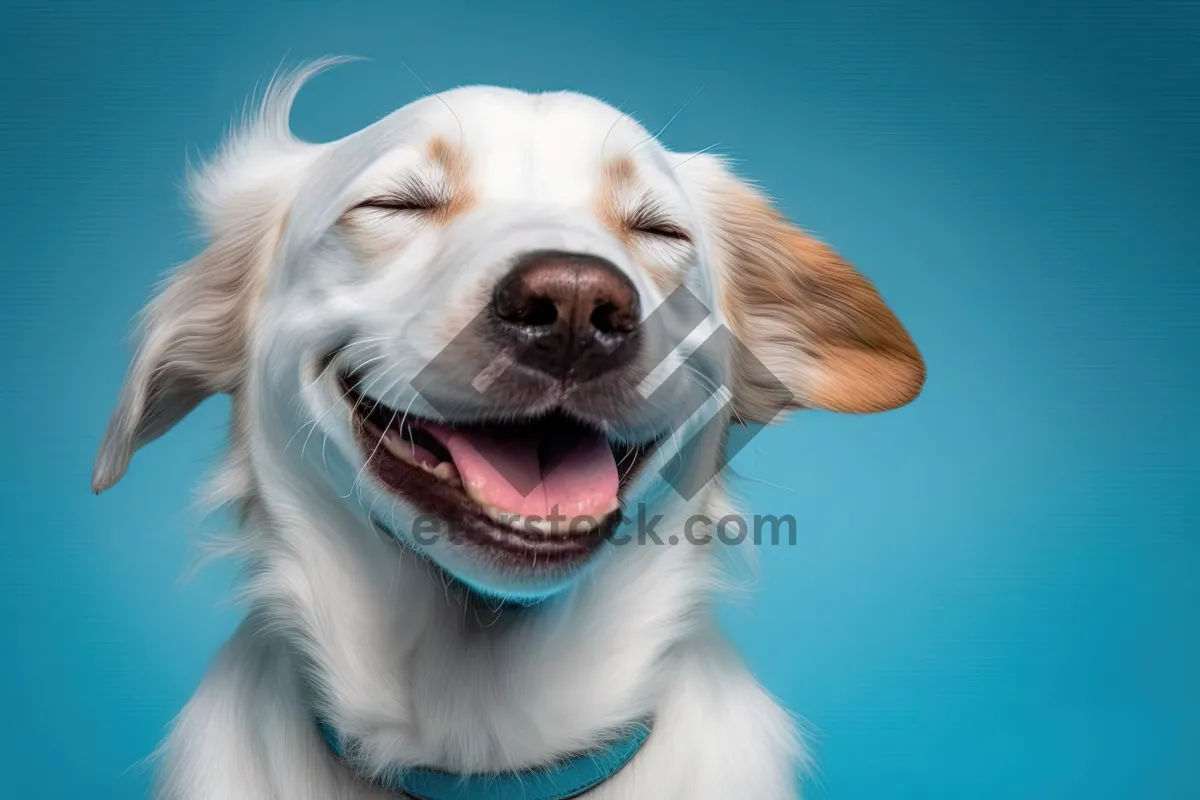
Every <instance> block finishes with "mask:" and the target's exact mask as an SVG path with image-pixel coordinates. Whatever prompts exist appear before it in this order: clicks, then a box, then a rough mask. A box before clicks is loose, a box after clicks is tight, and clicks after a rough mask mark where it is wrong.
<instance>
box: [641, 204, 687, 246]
mask: <svg viewBox="0 0 1200 800" xmlns="http://www.w3.org/2000/svg"><path fill="white" fill-rule="evenodd" d="M626 225H627V226H628V227H629V230H630V232H632V233H635V234H640V235H642V236H653V237H656V238H659V239H671V240H674V241H676V242H680V243H682V244H691V241H692V235H691V234H690V233H688V232H687V230H686V229H685V228H684V227H683V226H681V225H679V224H677V223H675V222H673V221H671V219H670V218H669V217H667V216H666V215H665V214H664V213H663V211H662V209H661V208H659V207H657V206H656V205H655V204H649V205H645V206H642V207H641V208H639V209H638V210H637V211H635V212H634V213H633V214H632V215H631V216H630V218H629V221H628V222H627V223H626Z"/></svg>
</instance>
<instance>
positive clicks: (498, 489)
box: [425, 424, 618, 520]
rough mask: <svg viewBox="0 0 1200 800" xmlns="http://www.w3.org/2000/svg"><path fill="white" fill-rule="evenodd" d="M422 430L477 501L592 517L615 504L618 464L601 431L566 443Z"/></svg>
mask: <svg viewBox="0 0 1200 800" xmlns="http://www.w3.org/2000/svg"><path fill="white" fill-rule="evenodd" d="M425 429H426V430H428V431H429V433H430V434H431V435H432V436H433V437H434V438H435V439H437V440H438V442H440V443H441V445H442V446H443V447H445V448H446V449H447V450H449V451H450V456H451V457H452V458H453V459H454V466H455V467H457V469H458V474H459V477H461V478H462V482H463V486H464V487H465V488H466V491H467V494H469V495H470V496H471V497H472V498H474V499H475V501H476V502H478V503H481V504H483V505H488V506H493V507H495V508H498V509H500V510H501V511H503V512H506V513H509V514H521V515H529V514H536V515H538V516H540V517H542V518H545V517H547V516H549V515H551V514H561V515H563V516H564V517H567V518H570V517H576V516H588V517H592V518H593V519H595V520H599V519H601V518H603V517H604V516H605V515H607V514H608V513H609V512H610V511H612V510H614V509H615V508H616V507H617V484H618V479H617V462H616V461H615V460H614V459H613V454H612V449H611V448H610V447H609V446H608V442H607V441H605V439H604V437H603V436H602V435H600V434H599V433H594V432H588V433H587V434H586V436H585V437H584V438H582V439H576V440H573V441H571V442H569V443H565V442H556V441H547V442H542V441H537V440H534V441H530V440H529V439H527V438H521V439H518V438H516V437H512V438H510V437H499V436H490V435H488V434H486V433H484V432H482V431H479V430H456V429H454V428H448V427H444V426H441V425H433V424H426V425H425ZM539 450H540V451H541V454H540V455H539ZM556 451H557V452H556ZM543 457H544V458H543Z"/></svg>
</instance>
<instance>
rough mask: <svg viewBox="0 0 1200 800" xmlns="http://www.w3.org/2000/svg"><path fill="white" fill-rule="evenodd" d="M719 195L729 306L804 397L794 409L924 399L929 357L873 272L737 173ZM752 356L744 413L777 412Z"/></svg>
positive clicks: (746, 335)
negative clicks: (870, 276) (753, 371)
mask: <svg viewBox="0 0 1200 800" xmlns="http://www.w3.org/2000/svg"><path fill="white" fill-rule="evenodd" d="M710 199H711V202H712V203H713V204H714V211H713V213H714V214H715V215H716V216H717V225H716V226H715V227H716V239H717V250H718V252H719V253H721V255H722V258H723V260H724V262H725V263H724V275H723V281H722V283H723V288H724V291H723V292H722V306H723V308H724V310H725V313H726V315H727V317H728V318H729V320H730V324H731V326H732V327H733V329H734V332H735V334H736V335H737V337H738V339H739V340H740V341H741V342H742V344H743V345H744V346H745V347H748V348H749V349H750V350H751V352H753V353H754V354H755V355H756V356H757V357H758V358H759V359H760V360H761V362H762V363H763V364H764V365H765V366H766V368H767V369H768V370H770V372H771V375H772V376H774V378H776V379H778V381H780V382H782V383H783V384H785V385H786V386H787V387H788V390H789V391H790V392H791V393H792V394H794V395H795V399H794V400H793V401H792V402H791V403H788V406H789V407H791V408H799V407H805V406H807V407H816V408H824V409H828V410H831V411H842V412H853V413H869V412H876V411H886V410H888V409H891V408H896V407H898V406H901V405H904V404H905V403H908V402H910V401H911V400H913V399H914V398H916V396H917V395H918V394H919V393H920V391H921V388H922V386H923V384H924V382H925V364H924V361H923V359H922V358H921V354H920V352H919V351H918V350H917V347H916V345H915V344H914V343H913V341H912V338H911V337H910V336H909V335H908V332H907V331H906V330H905V329H904V326H903V325H902V324H901V323H900V320H898V319H897V318H896V316H895V314H893V313H892V311H891V309H889V308H888V306H887V304H886V303H885V302H884V301H883V298H882V297H880V295H879V293H878V291H876V289H875V287H874V286H873V285H872V284H871V282H870V281H869V280H867V279H866V278H865V277H863V276H862V275H861V274H860V273H859V272H858V271H857V270H855V269H854V268H853V267H852V266H851V265H850V264H848V263H847V262H846V261H845V260H843V259H842V258H841V257H840V256H838V254H837V253H835V252H834V251H833V250H832V249H830V248H829V247H828V246H826V245H825V244H823V243H822V242H819V241H818V240H816V239H814V238H813V237H811V236H809V235H808V234H806V233H804V232H803V231H801V230H800V229H798V228H796V227H795V226H794V225H792V224H791V223H790V222H789V221H788V220H786V219H785V218H784V217H783V216H782V215H781V214H779V213H778V212H777V211H776V210H775V209H774V208H772V207H771V205H770V204H769V203H768V202H767V201H766V199H765V198H763V197H762V196H761V195H759V194H758V193H757V192H755V191H754V190H752V189H750V188H749V187H748V186H745V185H743V184H741V183H740V182H738V181H736V180H734V179H732V178H730V179H729V180H727V181H726V183H725V185H724V186H722V187H721V190H720V191H718V192H717V193H716V194H715V195H714V197H712V198H710ZM742 361H743V360H741V359H739V363H738V364H737V367H738V368H739V370H740V373H739V375H738V381H739V387H738V391H737V392H735V394H738V395H739V398H738V399H739V403H740V404H741V405H742V406H743V407H742V408H741V411H742V413H743V414H745V415H746V416H747V417H749V418H752V419H761V418H762V417H764V416H766V417H769V416H771V415H772V413H773V412H774V410H775V409H778V408H779V407H780V405H781V404H782V398H779V397H772V396H771V395H772V394H775V392H773V391H772V390H771V389H770V388H769V387H770V385H771V384H772V381H770V380H766V381H764V380H756V379H755V376H753V375H749V374H747V373H746V367H745V364H744V363H742Z"/></svg>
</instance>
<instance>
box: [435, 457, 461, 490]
mask: <svg viewBox="0 0 1200 800" xmlns="http://www.w3.org/2000/svg"><path fill="white" fill-rule="evenodd" d="M433 474H434V475H436V476H437V477H439V478H441V479H442V480H444V481H446V482H447V483H459V484H461V483H462V480H461V479H460V478H459V475H458V468H457V467H455V466H454V465H453V464H452V463H450V462H449V461H443V462H442V463H440V464H438V465H437V466H436V467H434V470H433Z"/></svg>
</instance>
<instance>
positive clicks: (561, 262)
mask: <svg viewBox="0 0 1200 800" xmlns="http://www.w3.org/2000/svg"><path fill="white" fill-rule="evenodd" d="M493 311H494V313H495V316H496V319H497V320H498V322H499V327H500V328H501V330H502V332H503V335H504V336H505V337H506V338H508V339H510V340H511V341H512V343H513V344H514V345H516V350H517V358H518V360H519V361H520V362H521V363H522V364H524V365H525V366H527V367H532V368H534V369H537V370H539V371H541V372H544V373H547V374H549V375H551V376H553V377H556V378H566V377H571V378H573V379H575V380H578V381H584V380H589V379H591V378H595V377H598V376H599V375H600V374H602V373H604V372H607V371H609V370H611V369H615V368H616V367H618V366H621V365H622V364H624V363H626V362H627V361H628V360H629V357H630V356H631V355H632V354H633V351H634V350H635V349H636V348H635V346H634V345H635V344H636V340H637V335H638V321H639V313H640V303H639V299H638V293H637V289H636V288H635V287H634V285H633V283H632V282H631V281H630V280H629V278H628V277H626V276H625V274H624V273H623V272H621V271H620V270H619V269H617V267H616V266H615V265H613V264H612V263H611V262H609V261H606V260H605V259H602V258H599V257H597V256H592V255H585V254H578V253H559V252H542V253H533V254H530V255H529V256H526V257H525V258H523V259H521V261H520V262H519V263H518V264H517V265H516V266H515V267H513V269H512V270H511V271H509V273H508V274H507V275H505V276H504V277H503V278H502V279H501V280H500V282H499V283H498V284H497V286H496V292H495V296H494V299H493Z"/></svg>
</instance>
